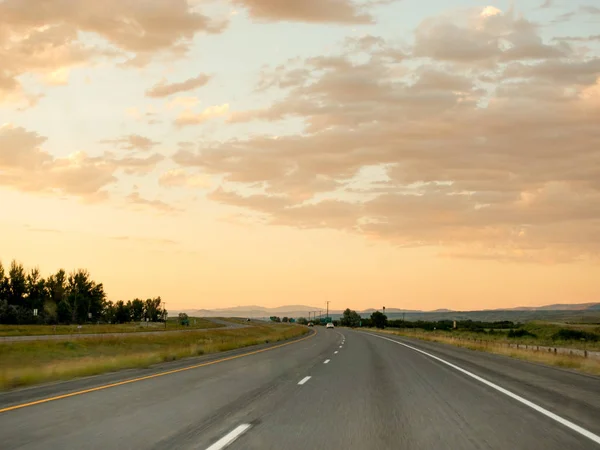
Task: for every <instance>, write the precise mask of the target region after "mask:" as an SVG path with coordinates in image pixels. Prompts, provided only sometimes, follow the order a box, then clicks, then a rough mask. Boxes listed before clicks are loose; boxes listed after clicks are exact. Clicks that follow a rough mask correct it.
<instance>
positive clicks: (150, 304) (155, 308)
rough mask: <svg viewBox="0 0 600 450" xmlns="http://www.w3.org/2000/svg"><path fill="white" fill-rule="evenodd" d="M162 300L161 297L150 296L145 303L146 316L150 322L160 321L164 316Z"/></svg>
mask: <svg viewBox="0 0 600 450" xmlns="http://www.w3.org/2000/svg"><path fill="white" fill-rule="evenodd" d="M161 303H162V300H161V298H160V297H156V298H149V299H147V300H146V302H145V303H144V317H146V318H147V319H148V320H149V321H150V322H158V321H159V320H161V319H162V318H163V317H164V311H163V310H162V309H161Z"/></svg>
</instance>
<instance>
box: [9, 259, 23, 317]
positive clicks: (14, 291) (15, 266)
mask: <svg viewBox="0 0 600 450" xmlns="http://www.w3.org/2000/svg"><path fill="white" fill-rule="evenodd" d="M8 276H9V282H8V304H9V305H15V306H21V307H23V306H25V294H26V292H27V277H26V276H25V269H24V268H23V265H22V264H21V263H17V262H16V261H14V260H13V261H12V262H11V263H10V270H9V271H8Z"/></svg>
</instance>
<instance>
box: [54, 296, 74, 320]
mask: <svg viewBox="0 0 600 450" xmlns="http://www.w3.org/2000/svg"><path fill="white" fill-rule="evenodd" d="M56 316H57V319H58V321H59V322H60V323H71V321H72V319H73V309H72V308H71V304H70V303H69V301H68V300H67V299H66V298H64V299H63V300H61V302H60V303H59V304H58V305H56Z"/></svg>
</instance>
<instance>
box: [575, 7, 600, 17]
mask: <svg viewBox="0 0 600 450" xmlns="http://www.w3.org/2000/svg"><path fill="white" fill-rule="evenodd" d="M579 10H580V11H581V12H582V13H585V14H596V15H600V8H598V7H597V6H591V5H584V6H581V7H580V8H579Z"/></svg>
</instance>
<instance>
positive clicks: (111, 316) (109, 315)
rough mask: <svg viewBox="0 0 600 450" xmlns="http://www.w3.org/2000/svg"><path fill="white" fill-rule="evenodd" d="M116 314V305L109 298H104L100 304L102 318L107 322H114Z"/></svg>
mask: <svg viewBox="0 0 600 450" xmlns="http://www.w3.org/2000/svg"><path fill="white" fill-rule="evenodd" d="M116 316H117V311H116V307H115V305H114V303H113V302H111V301H110V300H104V303H103V304H102V320H104V321H105V322H108V323H115V320H116Z"/></svg>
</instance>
